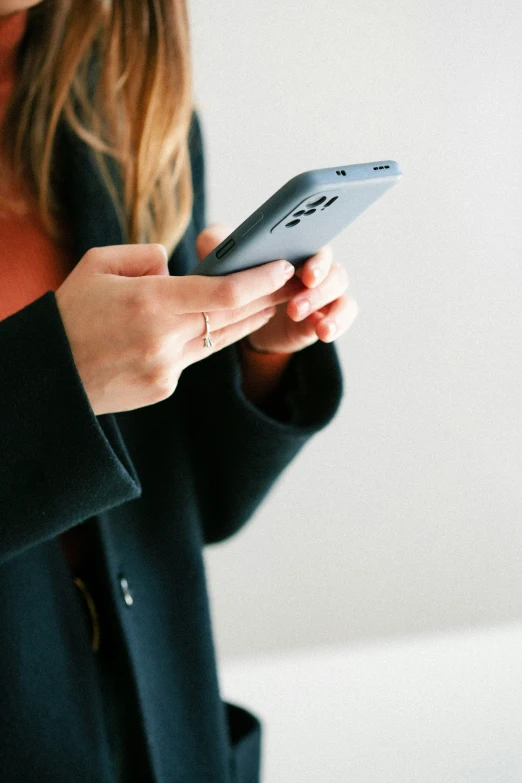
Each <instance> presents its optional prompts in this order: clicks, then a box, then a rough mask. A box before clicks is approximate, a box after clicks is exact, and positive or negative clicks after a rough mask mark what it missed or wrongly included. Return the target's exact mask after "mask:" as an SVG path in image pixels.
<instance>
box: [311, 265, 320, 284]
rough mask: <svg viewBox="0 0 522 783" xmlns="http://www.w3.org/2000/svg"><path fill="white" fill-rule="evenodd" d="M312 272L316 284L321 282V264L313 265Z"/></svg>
mask: <svg viewBox="0 0 522 783" xmlns="http://www.w3.org/2000/svg"><path fill="white" fill-rule="evenodd" d="M310 272H311V273H312V278H313V281H314V285H315V284H316V283H318V282H319V280H320V279H321V267H319V266H311V267H310Z"/></svg>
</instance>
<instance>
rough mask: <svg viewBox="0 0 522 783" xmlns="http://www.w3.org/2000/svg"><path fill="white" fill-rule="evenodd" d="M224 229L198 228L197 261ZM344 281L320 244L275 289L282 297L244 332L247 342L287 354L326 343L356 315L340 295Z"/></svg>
mask: <svg viewBox="0 0 522 783" xmlns="http://www.w3.org/2000/svg"><path fill="white" fill-rule="evenodd" d="M230 233H231V229H230V228H229V227H228V226H227V225H226V224H224V223H214V224H212V225H211V226H208V227H207V229H205V231H204V232H201V234H200V235H199V238H198V242H199V243H200V244H199V246H198V244H196V247H197V248H199V249H198V255H199V258H200V260H202V259H203V258H204V257H205V256H206V255H208V253H210V252H211V251H212V250H213V249H214V247H216V246H217V245H218V244H219V243H220V242H222V241H223V240H224V239H225V238H226V237H227V236H228V235H229V234H230ZM348 285H349V281H348V276H347V274H346V271H345V269H344V267H343V266H341V265H340V264H338V263H335V262H334V261H333V252H332V247H331V245H324V247H322V248H321V249H320V250H319V251H318V252H317V253H316V254H315V255H313V256H311V257H310V258H309V259H307V261H306V262H305V263H304V264H303V265H302V266H301V267H300V268H299V269H297V270H296V273H295V277H294V278H293V279H291V280H290V282H289V283H288V284H287V285H286V287H285V289H282V290H281V293H285V294H287V301H286V302H282V303H281V304H279V305H278V306H277V309H276V310H277V311H276V315H275V316H274V317H273V318H271V319H270V321H269V322H268V323H266V324H264V325H263V326H261V327H260V328H259V329H256V330H255V331H253V332H251V333H250V335H249V337H248V340H249V343H250V344H251V345H252V346H253V347H254V348H256V349H257V350H259V351H268V352H270V353H288V354H291V353H295V352H296V351H301V350H302V349H303V348H307V347H308V346H309V345H312V344H313V343H315V342H317V340H321V341H322V342H325V343H328V342H332V340H335V339H336V338H337V337H340V336H341V335H342V334H343V333H344V332H346V331H347V330H348V329H349V328H350V326H351V325H352V324H353V322H354V320H355V318H356V317H357V314H358V306H357V302H356V300H355V299H354V298H353V297H351V296H347V295H346V294H345V292H346V290H347V288H348ZM306 307H307V308H308V309H305V308H306ZM301 308H303V309H301Z"/></svg>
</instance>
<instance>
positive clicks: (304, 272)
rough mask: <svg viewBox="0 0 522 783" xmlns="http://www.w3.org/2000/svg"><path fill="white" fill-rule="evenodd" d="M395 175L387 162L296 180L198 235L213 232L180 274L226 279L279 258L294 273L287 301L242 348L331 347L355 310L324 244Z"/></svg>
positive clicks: (395, 167) (329, 170)
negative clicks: (239, 217)
mask: <svg viewBox="0 0 522 783" xmlns="http://www.w3.org/2000/svg"><path fill="white" fill-rule="evenodd" d="M401 176H402V172H401V170H400V167H399V165H398V164H397V163H396V162H395V161H391V160H386V161H374V162H371V163H361V164H353V165H349V166H341V167H339V168H338V169H332V168H326V169H314V170H311V171H306V172H303V173H301V174H298V175H297V176H296V177H293V178H292V179H291V180H289V181H288V182H287V183H286V184H285V185H284V186H283V187H282V188H280V189H279V190H278V191H276V192H275V193H274V194H273V195H272V196H271V197H270V198H269V199H268V200H267V201H266V202H264V203H263V204H262V205H261V206H260V207H259V208H258V209H257V210H256V211H255V212H253V213H252V214H251V215H250V216H249V217H248V218H247V219H246V220H245V221H244V222H243V223H242V224H241V225H240V226H238V228H237V229H236V230H235V231H233V232H230V231H229V230H228V228H227V227H226V226H224V225H223V224H215V225H214V226H211V227H208V228H207V229H205V231H208V230H211V232H212V231H213V232H215V235H214V241H212V242H211V241H210V239H205V232H202V233H201V234H200V237H201V240H199V242H200V244H199V245H198V246H197V247H198V248H199V249H198V257H199V259H200V263H199V264H198V266H197V267H194V268H193V269H191V270H189V272H188V273H187V274H189V275H210V276H214V275H228V274H230V273H232V272H239V271H241V270H246V269H251V268H252V267H256V266H261V265H263V264H265V263H269V262H271V261H273V260H276V259H286V260H288V261H290V262H291V263H292V264H293V265H294V266H295V267H296V274H295V277H294V279H292V280H291V281H290V283H289V284H288V287H287V289H286V293H287V294H288V298H287V301H286V302H284V303H281V304H278V305H277V309H276V314H275V316H274V317H273V318H272V319H271V320H270V321H269V322H268V323H267V324H265V325H263V326H262V327H260V328H259V329H256V330H255V331H253V332H251V333H250V334H249V335H248V337H247V338H246V339H247V341H248V344H249V345H250V346H251V347H252V348H253V349H254V350H257V351H260V352H267V353H288V354H290V353H294V352H296V351H300V350H302V349H303V348H306V347H307V346H309V345H312V344H313V343H314V342H316V341H317V340H321V341H323V342H331V341H332V340H334V339H336V338H337V337H339V336H340V335H342V334H343V333H344V332H346V330H347V329H349V327H350V326H351V325H352V323H353V321H354V320H355V318H356V317H357V313H358V306H357V302H356V300H355V299H354V298H353V297H350V296H348V295H346V293H345V292H346V290H347V288H348V284H349V281H348V276H347V274H346V271H345V269H344V267H343V266H342V265H341V264H339V263H336V262H334V260H333V251H332V247H331V245H330V244H328V242H329V241H330V240H331V239H332V238H333V237H335V236H336V235H337V234H338V233H339V232H340V231H342V230H343V229H344V228H345V227H346V226H347V225H349V224H350V223H351V222H352V221H353V220H355V219H356V218H357V217H358V216H359V215H361V214H362V213H363V212H364V211H365V210H366V209H368V207H369V206H370V205H371V204H373V203H374V202H375V201H377V199H379V198H380V197H381V196H382V195H383V194H384V193H386V191H388V190H389V189H390V188H391V187H393V186H394V185H395V184H396V183H397V182H398V181H399V180H400V177H401ZM216 240H217V241H216ZM220 240H221V241H220ZM204 252H206V253H207V255H204ZM296 284H297V287H296ZM281 293H285V289H283V290H282V291H281Z"/></svg>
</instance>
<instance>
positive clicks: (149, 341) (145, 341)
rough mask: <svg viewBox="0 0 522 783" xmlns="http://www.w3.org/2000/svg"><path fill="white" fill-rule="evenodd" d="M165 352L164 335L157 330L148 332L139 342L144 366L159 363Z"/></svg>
mask: <svg viewBox="0 0 522 783" xmlns="http://www.w3.org/2000/svg"><path fill="white" fill-rule="evenodd" d="M163 353H164V339H163V336H162V335H160V334H157V333H156V332H152V331H150V332H148V333H147V334H146V335H145V336H143V337H142V338H141V340H140V343H139V354H140V358H141V360H142V361H143V363H144V366H150V365H158V363H161V362H162V357H163Z"/></svg>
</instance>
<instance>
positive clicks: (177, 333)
mask: <svg viewBox="0 0 522 783" xmlns="http://www.w3.org/2000/svg"><path fill="white" fill-rule="evenodd" d="M294 272H295V270H294V268H293V266H292V265H291V264H288V263H287V262H286V261H284V260H278V261H272V262H270V263H269V264H263V265H262V266H259V267H256V268H255V269H247V270H245V271H243V272H237V273H234V274H230V275H226V276H223V277H209V276H203V275H201V276H200V275H187V276H171V275H169V270H168V264H167V255H166V252H165V248H164V247H163V246H162V245H159V244H131V245H113V246H109V247H98V248H92V249H91V250H89V251H88V252H87V253H86V254H85V255H84V256H83V258H81V259H80V261H79V262H78V263H77V264H76V266H75V267H74V269H73V270H72V272H71V273H70V274H69V275H68V277H67V278H66V279H65V280H64V282H63V283H62V285H61V286H60V287H59V288H58V290H57V291H56V292H55V296H56V304H57V307H58V310H59V312H60V316H61V319H62V322H63V326H64V329H65V332H66V335H67V338H68V341H69V345H70V347H71V351H72V354H73V358H74V361H75V364H76V367H77V370H78V374H79V376H80V379H81V381H82V384H83V386H84V389H85V392H86V394H87V397H88V399H89V402H90V404H91V407H92V409H93V411H94V413H95V414H96V415H100V414H103V413H116V412H118V411H128V410H134V409H136V408H141V407H144V406H146V405H152V404H153V403H156V402H159V401H161V400H164V399H166V398H167V397H170V395H171V394H172V393H173V392H174V390H175V388H176V386H177V383H178V379H179V376H180V375H181V373H182V371H183V370H184V369H185V368H186V367H188V366H189V365H190V364H193V363H194V362H198V361H200V360H201V359H204V358H206V357H207V356H208V355H209V353H210V352H215V351H218V350H221V349H222V348H224V347H225V346H228V345H231V344H232V343H235V342H237V341H238V340H241V339H242V338H243V337H245V336H246V335H248V334H250V333H251V332H255V331H257V330H258V329H259V328H260V327H261V326H263V325H264V324H266V323H267V322H268V320H269V319H270V318H271V317H273V316H274V314H275V308H276V306H277V305H280V304H281V303H283V302H285V301H288V298H289V296H288V289H287V288H286V283H287V281H288V280H289V278H290V277H291V276H293V275H294ZM203 312H207V313H208V316H209V319H210V323H211V329H212V338H213V341H214V347H213V348H211V349H209V348H206V347H204V345H203V335H204V334H205V331H206V330H205V320H204V318H203V315H202V313H203Z"/></svg>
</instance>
